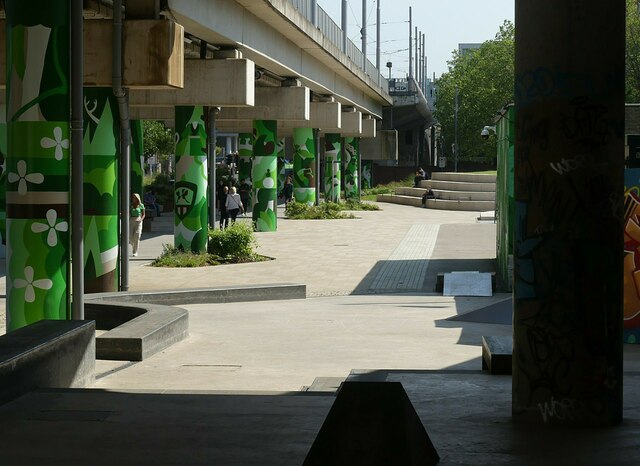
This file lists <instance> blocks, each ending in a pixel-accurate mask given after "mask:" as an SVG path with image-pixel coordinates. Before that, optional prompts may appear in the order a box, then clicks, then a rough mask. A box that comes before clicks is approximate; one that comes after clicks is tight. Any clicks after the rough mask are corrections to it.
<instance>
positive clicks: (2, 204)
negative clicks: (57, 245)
mask: <svg viewBox="0 0 640 466" xmlns="http://www.w3.org/2000/svg"><path fill="white" fill-rule="evenodd" d="M0 157H1V158H2V160H3V162H4V161H6V160H7V106H6V105H5V104H0ZM0 236H1V237H2V244H0V257H6V248H5V246H6V244H7V169H6V164H5V163H3V164H2V165H0Z"/></svg>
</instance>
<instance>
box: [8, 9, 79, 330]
mask: <svg viewBox="0 0 640 466" xmlns="http://www.w3.org/2000/svg"><path fill="white" fill-rule="evenodd" d="M5 6H6V15H7V16H6V22H7V25H6V26H7V36H6V37H7V99H6V101H7V138H8V149H7V159H6V170H7V193H6V196H7V300H6V301H7V330H9V331H11V330H15V329H17V328H20V327H23V326H25V325H28V324H31V323H34V322H37V321H39V320H42V319H58V320H60V319H63V320H64V319H70V314H71V309H70V306H69V295H70V276H69V272H70V269H69V256H70V250H71V248H70V243H69V230H70V216H69V214H70V209H69V189H70V173H71V170H70V159H69V118H70V113H71V112H70V100H69V81H70V70H69V47H70V29H69V2H68V1H67V0H39V1H34V2H24V1H17V0H9V1H7V2H6V3H5Z"/></svg>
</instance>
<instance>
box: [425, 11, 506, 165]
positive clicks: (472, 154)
mask: <svg viewBox="0 0 640 466" xmlns="http://www.w3.org/2000/svg"><path fill="white" fill-rule="evenodd" d="M514 37H515V28H514V26H513V24H512V23H510V22H509V21H505V22H504V23H503V25H502V26H501V27H500V31H499V32H498V33H497V34H496V36H495V39H494V40H490V41H487V42H485V43H484V44H482V46H481V47H480V48H479V49H477V50H474V51H472V52H469V53H463V54H460V53H458V52H456V51H454V52H453V58H452V60H451V61H449V62H448V65H449V71H448V72H447V73H444V74H443V75H442V77H441V78H440V80H439V81H438V101H437V106H436V111H435V117H436V119H437V120H438V121H439V122H440V124H441V125H442V131H443V137H444V146H443V147H444V149H445V152H447V155H449V156H450V155H451V154H450V152H449V151H450V150H451V149H450V148H451V145H452V144H453V142H454V140H455V134H454V133H455V131H454V127H455V126H454V113H455V91H456V88H457V89H458V90H459V98H458V102H459V106H458V146H459V159H458V160H470V159H476V158H479V157H485V158H486V160H487V161H488V162H491V163H494V162H495V157H496V140H495V137H490V138H489V139H488V140H483V139H481V138H480V130H481V129H482V128H483V127H484V126H485V125H493V124H494V117H495V115H496V112H497V111H498V110H500V109H501V108H502V107H504V105H505V104H507V103H510V102H513V99H514V88H513V83H514V76H515V65H514V56H515V38H514Z"/></svg>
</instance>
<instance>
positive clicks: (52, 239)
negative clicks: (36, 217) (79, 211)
mask: <svg viewBox="0 0 640 466" xmlns="http://www.w3.org/2000/svg"><path fill="white" fill-rule="evenodd" d="M57 221H58V212H56V211H55V210H54V209H49V210H47V223H39V222H35V223H32V224H31V231H33V232H34V233H42V232H43V231H48V232H49V233H48V234H47V244H48V245H49V246H50V247H54V246H55V245H56V244H58V235H57V234H56V231H67V230H69V224H68V223H67V222H60V223H56V222H57Z"/></svg>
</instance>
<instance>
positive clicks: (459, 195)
mask: <svg viewBox="0 0 640 466" xmlns="http://www.w3.org/2000/svg"><path fill="white" fill-rule="evenodd" d="M424 193H425V188H408V187H400V188H396V189H395V194H396V195H399V196H414V197H420V198H422V195H423V194H424ZM433 193H434V194H435V196H436V199H451V200H459V201H495V200H496V193H495V192H491V191H485V192H482V191H477V192H474V191H449V190H446V189H434V190H433Z"/></svg>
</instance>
